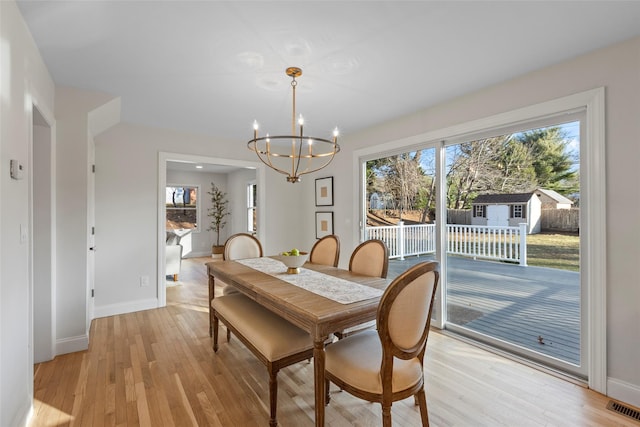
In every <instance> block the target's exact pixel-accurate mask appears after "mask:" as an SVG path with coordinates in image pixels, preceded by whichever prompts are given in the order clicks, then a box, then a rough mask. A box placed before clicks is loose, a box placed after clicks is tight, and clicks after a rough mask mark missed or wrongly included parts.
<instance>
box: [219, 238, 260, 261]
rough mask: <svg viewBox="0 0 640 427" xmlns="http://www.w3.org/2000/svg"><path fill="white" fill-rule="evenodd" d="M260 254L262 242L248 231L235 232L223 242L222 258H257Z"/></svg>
mask: <svg viewBox="0 0 640 427" xmlns="http://www.w3.org/2000/svg"><path fill="white" fill-rule="evenodd" d="M261 256H262V244H261V243H260V240H258V239H257V238H256V237H255V236H252V235H251V234H248V233H237V234H234V235H233V236H231V237H229V238H228V239H227V241H226V242H225V243H224V253H223V254H222V259H224V260H235V259H243V258H258V257H261Z"/></svg>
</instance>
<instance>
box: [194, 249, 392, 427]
mask: <svg viewBox="0 0 640 427" xmlns="http://www.w3.org/2000/svg"><path fill="white" fill-rule="evenodd" d="M303 268H304V269H309V270H314V271H316V272H318V273H321V274H324V275H327V276H332V277H338V278H341V279H344V280H346V281H348V283H345V285H346V286H349V283H352V284H353V286H354V287H356V288H357V287H359V285H365V286H368V287H373V288H377V289H380V290H384V289H385V288H386V287H387V286H388V285H389V283H391V280H388V279H381V278H379V277H369V276H362V275H358V274H354V273H351V272H350V271H348V270H344V269H340V268H335V267H329V266H324V265H317V264H311V263H308V262H307V263H305V264H304V266H303ZM207 271H208V274H209V299H210V300H211V299H212V298H214V295H215V281H216V280H215V279H219V280H221V281H222V282H224V283H225V284H229V285H232V286H234V287H235V288H236V289H238V290H239V291H240V292H242V293H243V294H244V295H246V296H248V297H249V298H251V299H253V300H254V301H256V302H258V303H259V304H260V305H262V306H264V307H266V308H268V309H269V310H271V311H272V312H274V313H276V314H278V315H279V316H281V317H283V318H284V319H286V320H288V321H289V322H291V323H293V324H294V325H296V326H298V327H299V328H301V329H303V330H305V331H307V332H309V334H310V335H311V337H312V338H313V343H314V348H313V365H314V368H313V369H314V388H315V417H316V426H324V415H325V414H324V410H325V388H324V383H325V376H324V369H325V353H324V346H325V342H326V341H327V339H328V337H329V336H330V335H331V334H332V333H333V332H337V331H341V330H343V329H346V328H348V327H351V326H357V325H359V324H362V323H365V322H367V321H370V320H373V319H375V318H376V313H377V309H378V304H379V302H380V296H377V297H375V296H374V297H372V298H368V299H366V300H362V301H357V302H352V303H348V304H345V303H341V302H337V301H334V300H332V299H329V298H326V297H323V296H320V295H318V294H316V293H314V292H311V291H309V290H306V289H303V288H301V287H299V286H296V285H294V284H291V283H288V282H287V281H285V280H281V279H280V278H278V277H275V276H273V275H270V274H267V273H265V272H263V271H259V270H257V269H255V268H252V267H249V266H247V265H244V264H242V263H241V262H238V261H216V262H209V263H207ZM209 311H210V312H211V304H209Z"/></svg>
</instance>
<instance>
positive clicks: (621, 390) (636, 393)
mask: <svg viewBox="0 0 640 427" xmlns="http://www.w3.org/2000/svg"><path fill="white" fill-rule="evenodd" d="M607 396H609V397H611V398H613V399H616V400H619V401H621V402H624V403H628V404H629V405H633V406H635V407H636V408H640V386H638V385H635V384H631V383H628V382H625V381H622V380H617V379H615V378H608V379H607Z"/></svg>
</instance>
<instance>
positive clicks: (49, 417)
mask: <svg viewBox="0 0 640 427" xmlns="http://www.w3.org/2000/svg"><path fill="white" fill-rule="evenodd" d="M44 414H46V416H44V417H43V415H44ZM36 416H37V417H38V423H39V424H38V425H39V426H51V427H54V426H59V425H61V424H66V423H71V422H72V421H73V420H74V417H73V415H71V414H67V413H66V412H63V411H61V410H59V409H58V408H55V407H53V406H51V405H47V404H46V403H44V402H41V401H40V400H38V399H33V408H32V413H31V418H34V417H36ZM43 420H46V421H45V422H44V423H43V422H42V421H43Z"/></svg>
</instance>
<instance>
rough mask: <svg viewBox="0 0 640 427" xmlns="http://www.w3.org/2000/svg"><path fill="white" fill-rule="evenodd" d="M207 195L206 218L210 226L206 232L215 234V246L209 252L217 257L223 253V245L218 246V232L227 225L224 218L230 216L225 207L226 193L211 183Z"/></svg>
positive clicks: (226, 203)
mask: <svg viewBox="0 0 640 427" xmlns="http://www.w3.org/2000/svg"><path fill="white" fill-rule="evenodd" d="M207 194H209V195H211V207H210V208H209V209H208V212H207V216H209V217H210V218H211V225H210V226H209V228H207V231H215V232H216V244H215V245H213V246H212V248H211V252H212V253H213V254H214V255H219V254H221V253H223V252H224V245H220V230H222V229H223V228H224V226H225V225H226V224H227V221H226V219H225V218H226V216H227V215H231V212H229V210H228V207H227V205H228V204H229V200H227V193H223V192H222V191H220V189H219V188H218V187H217V186H216V185H215V184H214V183H213V182H212V183H211V191H207Z"/></svg>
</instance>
